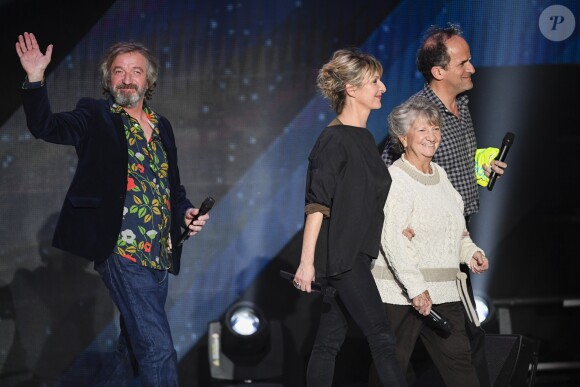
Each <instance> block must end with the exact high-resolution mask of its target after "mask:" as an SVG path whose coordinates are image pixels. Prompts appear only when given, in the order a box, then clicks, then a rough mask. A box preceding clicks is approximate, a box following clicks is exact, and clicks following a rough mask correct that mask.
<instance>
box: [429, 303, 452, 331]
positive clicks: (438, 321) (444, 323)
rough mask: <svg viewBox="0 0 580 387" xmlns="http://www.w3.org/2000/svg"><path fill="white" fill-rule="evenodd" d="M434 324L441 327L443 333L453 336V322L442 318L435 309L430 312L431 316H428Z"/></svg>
mask: <svg viewBox="0 0 580 387" xmlns="http://www.w3.org/2000/svg"><path fill="white" fill-rule="evenodd" d="M426 317H427V318H428V319H430V321H431V322H433V323H434V324H435V325H436V326H437V327H439V328H440V329H441V330H442V331H443V332H445V333H446V334H447V335H450V334H451V330H452V329H453V324H452V323H451V321H449V320H447V319H446V318H445V317H443V316H441V315H440V314H439V313H437V312H435V310H433V308H431V312H429V316H426Z"/></svg>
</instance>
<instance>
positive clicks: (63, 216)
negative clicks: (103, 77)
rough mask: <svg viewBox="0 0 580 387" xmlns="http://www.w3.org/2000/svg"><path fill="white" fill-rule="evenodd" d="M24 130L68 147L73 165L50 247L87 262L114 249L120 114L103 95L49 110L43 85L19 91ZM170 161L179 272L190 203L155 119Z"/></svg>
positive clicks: (122, 180)
mask: <svg viewBox="0 0 580 387" xmlns="http://www.w3.org/2000/svg"><path fill="white" fill-rule="evenodd" d="M22 102H23V107H24V113H25V114H26V122H27V125H28V129H29V130H30V132H31V133H32V135H34V137H36V138H40V139H43V140H44V141H47V142H51V143H54V144H64V145H73V146H74V147H75V149H76V153H77V156H78V164H77V169H76V172H75V174H74V177H73V180H72V182H71V184H70V187H69V189H68V192H67V194H66V198H65V200H64V203H63V205H62V210H61V212H60V217H59V220H58V224H57V227H56V231H55V233H54V238H53V245H54V246H55V247H57V248H59V249H62V250H65V251H68V252H70V253H73V254H76V255H78V256H80V257H83V258H86V259H89V260H91V261H100V260H103V259H105V258H107V257H108V256H109V255H111V253H112V252H113V249H114V247H115V244H116V243H117V237H118V235H119V231H120V230H121V223H122V219H123V206H124V204H125V195H126V194H127V163H128V149H127V140H126V138H125V130H124V128H123V120H122V118H121V115H120V114H115V113H111V111H110V108H109V102H108V101H107V100H104V99H100V100H97V99H92V98H82V99H80V100H79V102H78V103H77V106H76V108H75V109H74V110H73V111H70V112H62V113H52V111H51V108H50V102H49V99H48V94H47V90H46V86H43V87H40V88H33V89H23V90H22ZM159 131H160V133H161V141H162V142H163V147H164V149H165V152H166V153H167V158H168V163H169V186H170V189H171V198H170V205H171V239H172V244H173V246H174V247H173V254H172V257H173V267H172V269H171V272H172V273H173V274H176V275H177V274H178V273H179V268H180V258H181V247H176V246H177V242H178V241H179V237H180V235H181V232H182V231H181V227H184V226H185V225H184V224H183V221H184V215H185V211H186V210H187V209H188V208H190V207H193V205H192V204H191V202H190V201H189V200H188V199H187V197H186V193H185V188H184V187H183V186H182V185H181V182H180V178H179V169H178V167H177V148H176V146H175V137H174V135H173V129H172V128H171V124H170V123H169V121H168V120H167V119H166V118H164V117H160V118H159Z"/></svg>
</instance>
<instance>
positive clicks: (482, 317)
mask: <svg viewBox="0 0 580 387" xmlns="http://www.w3.org/2000/svg"><path fill="white" fill-rule="evenodd" d="M473 298H474V299H475V309H476V310H477V317H479V323H480V324H481V325H483V324H485V323H487V322H489V321H490V320H491V319H492V317H493V315H494V313H495V309H494V306H493V304H492V303H491V302H490V301H489V299H488V298H487V297H486V296H484V295H482V294H475V295H474V296H473Z"/></svg>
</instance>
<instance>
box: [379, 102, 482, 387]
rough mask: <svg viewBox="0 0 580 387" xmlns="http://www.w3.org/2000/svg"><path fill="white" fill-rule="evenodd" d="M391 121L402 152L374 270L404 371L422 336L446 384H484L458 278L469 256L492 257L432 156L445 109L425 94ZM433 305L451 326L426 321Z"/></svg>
mask: <svg viewBox="0 0 580 387" xmlns="http://www.w3.org/2000/svg"><path fill="white" fill-rule="evenodd" d="M388 121H389V135H390V136H391V137H393V139H394V140H396V142H397V143H398V145H399V146H401V147H402V148H403V154H402V156H401V158H400V159H399V160H397V161H395V162H394V163H393V165H392V166H391V167H390V168H389V172H390V174H391V177H392V184H391V189H390V192H389V197H388V198H387V201H386V204H385V208H384V212H385V220H384V225H383V231H382V236H381V246H382V249H381V254H382V255H383V257H382V258H379V259H377V261H376V264H375V266H374V268H373V269H372V274H373V277H374V279H375V282H376V284H377V287H378V289H379V292H380V294H381V298H382V300H383V303H384V306H385V309H386V312H387V316H388V317H389V320H390V321H391V324H392V327H393V329H394V330H395V336H396V341H397V344H396V345H397V357H398V360H399V363H400V365H401V367H402V369H403V372H406V371H407V367H408V364H409V359H410V357H411V353H412V351H413V348H414V346H415V343H416V341H417V339H418V338H419V337H420V338H421V340H422V341H423V343H424V345H425V347H426V349H427V351H428V352H429V354H430V356H431V358H432V359H433V362H434V363H435V365H436V366H437V368H438V369H439V372H440V373H441V376H442V377H443V380H444V381H445V383H446V385H447V386H458V387H459V386H479V382H478V379H477V375H476V373H475V369H474V368H473V366H472V364H471V351H470V347H469V340H468V338H467V334H466V331H465V324H464V308H466V307H467V308H468V310H469V311H470V312H471V314H469V316H470V318H473V319H474V321H475V319H477V316H476V315H475V312H474V310H473V307H472V306H471V304H469V302H468V301H467V300H465V297H463V291H462V290H461V286H460V285H461V278H462V276H465V274H463V273H461V272H460V270H459V265H460V263H466V264H467V265H468V266H469V267H470V269H471V270H472V271H473V272H474V273H481V272H483V271H485V270H487V268H488V261H487V258H486V257H485V256H484V253H483V251H482V250H481V249H480V248H479V247H477V246H476V245H475V244H474V243H473V242H472V241H471V239H470V237H469V235H468V233H467V232H466V225H465V218H464V217H463V202H462V200H461V196H460V195H459V193H458V192H457V191H456V190H455V189H454V188H453V186H452V185H451V183H450V182H449V180H448V178H447V174H446V173H445V171H444V170H443V169H442V168H441V167H439V166H438V165H437V164H435V163H433V162H432V161H431V160H432V158H433V155H434V154H435V152H436V151H437V148H438V146H439V143H440V142H441V133H440V130H439V124H440V121H441V117H440V112H439V109H438V108H437V106H435V105H434V104H433V103H432V102H430V101H428V100H427V99H423V98H415V99H411V100H409V101H407V102H405V103H403V104H402V105H400V106H397V107H396V108H395V109H394V110H393V111H392V112H391V114H390V115H389V118H388ZM403 230H405V232H403ZM409 230H412V233H413V234H414V235H413V236H412V237H411V235H408V234H407V233H408V232H409ZM462 301H463V302H464V303H462ZM432 307H435V309H436V310H437V313H438V314H439V315H442V316H444V317H445V318H447V319H448V320H449V322H450V323H451V324H450V325H452V331H451V334H448V335H442V334H441V332H438V331H437V330H436V329H433V327H432V325H430V324H427V322H428V317H425V316H429V314H430V312H431V309H432ZM477 324H478V322H477ZM371 380H372V373H371Z"/></svg>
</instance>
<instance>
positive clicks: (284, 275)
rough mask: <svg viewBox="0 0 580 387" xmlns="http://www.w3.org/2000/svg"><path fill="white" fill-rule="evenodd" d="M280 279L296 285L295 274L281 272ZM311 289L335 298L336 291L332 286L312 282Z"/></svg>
mask: <svg viewBox="0 0 580 387" xmlns="http://www.w3.org/2000/svg"><path fill="white" fill-rule="evenodd" d="M280 277H282V278H284V279H287V280H288V281H291V282H292V283H294V274H292V273H288V272H287V271H284V270H280ZM310 288H311V289H312V291H314V292H317V293H324V294H326V295H327V296H330V297H334V295H335V293H336V289H335V288H333V287H332V286H324V285H322V284H321V283H320V282H316V281H312V282H311V284H310Z"/></svg>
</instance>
